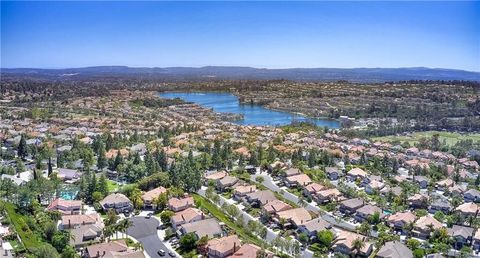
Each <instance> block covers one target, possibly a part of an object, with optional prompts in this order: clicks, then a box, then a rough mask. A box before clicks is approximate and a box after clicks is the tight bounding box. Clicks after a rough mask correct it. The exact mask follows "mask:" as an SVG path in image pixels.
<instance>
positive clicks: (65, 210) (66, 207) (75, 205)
mask: <svg viewBox="0 0 480 258" xmlns="http://www.w3.org/2000/svg"><path fill="white" fill-rule="evenodd" d="M47 210H49V211H58V212H60V213H61V214H63V215H73V214H80V213H81V210H82V201H77V200H63V199H61V198H57V199H55V200H54V201H53V202H51V203H50V205H48V207H47Z"/></svg>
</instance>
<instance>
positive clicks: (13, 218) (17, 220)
mask: <svg viewBox="0 0 480 258" xmlns="http://www.w3.org/2000/svg"><path fill="white" fill-rule="evenodd" d="M3 205H4V207H5V210H6V212H7V216H8V219H9V220H10V222H11V224H12V225H13V227H14V228H15V231H16V232H17V233H18V235H19V236H20V239H22V243H23V245H24V246H25V248H26V249H28V250H31V249H32V248H36V247H39V246H41V245H42V242H41V240H40V237H39V236H38V235H37V234H36V232H34V231H32V230H31V229H30V227H29V226H28V224H27V222H26V221H27V219H28V218H27V217H26V216H24V215H22V214H20V213H18V212H17V211H16V207H15V205H14V204H12V203H7V202H3ZM18 248H19V249H21V246H18Z"/></svg>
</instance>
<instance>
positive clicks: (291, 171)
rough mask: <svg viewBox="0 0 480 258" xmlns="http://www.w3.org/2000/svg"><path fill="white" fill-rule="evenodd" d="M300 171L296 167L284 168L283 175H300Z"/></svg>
mask: <svg viewBox="0 0 480 258" xmlns="http://www.w3.org/2000/svg"><path fill="white" fill-rule="evenodd" d="M301 173H302V172H301V171H300V169H298V168H289V169H287V170H285V173H284V177H285V178H287V177H291V176H296V175H300V174H301Z"/></svg>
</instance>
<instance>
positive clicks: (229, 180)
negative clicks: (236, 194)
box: [217, 176, 238, 191]
mask: <svg viewBox="0 0 480 258" xmlns="http://www.w3.org/2000/svg"><path fill="white" fill-rule="evenodd" d="M237 182H238V178H236V177H234V176H225V177H223V178H222V179H220V180H218V181H217V189H219V190H220V191H225V190H227V189H228V188H230V187H232V186H234V185H235V184H236V183H237Z"/></svg>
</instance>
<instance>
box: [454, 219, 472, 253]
mask: <svg viewBox="0 0 480 258" xmlns="http://www.w3.org/2000/svg"><path fill="white" fill-rule="evenodd" d="M474 232H475V229H474V228H471V227H465V226H459V225H453V226H452V228H449V229H448V234H449V235H450V236H451V237H452V238H453V240H454V244H453V246H454V248H455V249H457V250H460V249H461V248H462V247H463V246H465V245H470V244H471V242H472V239H473V233H474Z"/></svg>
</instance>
